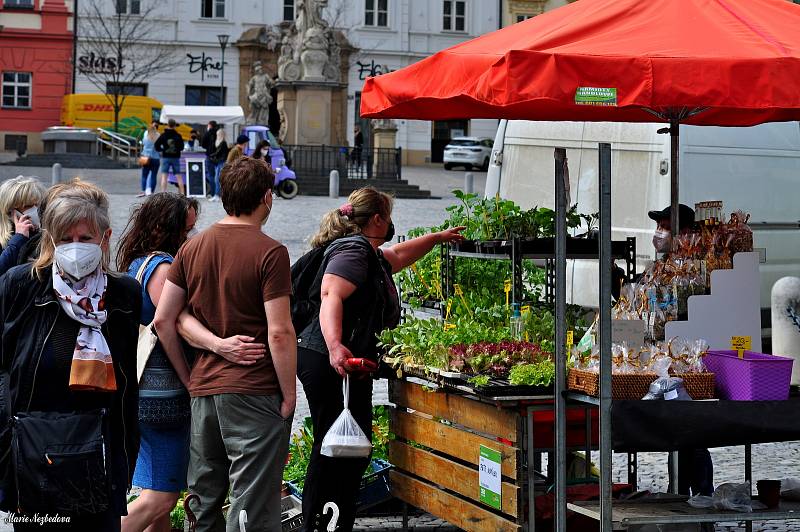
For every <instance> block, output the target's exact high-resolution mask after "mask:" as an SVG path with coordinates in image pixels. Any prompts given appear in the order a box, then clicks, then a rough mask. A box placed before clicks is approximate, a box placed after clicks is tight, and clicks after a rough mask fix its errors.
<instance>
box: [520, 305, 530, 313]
mask: <svg viewBox="0 0 800 532" xmlns="http://www.w3.org/2000/svg"><path fill="white" fill-rule="evenodd" d="M530 313H531V306H530V305H524V306H523V307H522V314H523V315H524V314H530Z"/></svg>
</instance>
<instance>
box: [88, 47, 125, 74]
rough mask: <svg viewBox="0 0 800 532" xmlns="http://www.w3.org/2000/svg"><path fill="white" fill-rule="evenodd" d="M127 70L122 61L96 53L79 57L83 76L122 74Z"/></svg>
mask: <svg viewBox="0 0 800 532" xmlns="http://www.w3.org/2000/svg"><path fill="white" fill-rule="evenodd" d="M124 69H125V65H124V64H123V62H122V60H121V59H117V58H116V57H104V56H98V55H95V53H94V52H92V53H90V54H88V55H82V56H80V57H78V72H80V73H81V74H122V73H123V71H124Z"/></svg>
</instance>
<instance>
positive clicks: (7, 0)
mask: <svg viewBox="0 0 800 532" xmlns="http://www.w3.org/2000/svg"><path fill="white" fill-rule="evenodd" d="M3 7H4V8H6V9H8V8H10V7H11V8H19V9H33V0H3Z"/></svg>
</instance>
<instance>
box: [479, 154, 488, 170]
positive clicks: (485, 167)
mask: <svg viewBox="0 0 800 532" xmlns="http://www.w3.org/2000/svg"><path fill="white" fill-rule="evenodd" d="M481 170H483V171H484V172H486V171H487V170H489V158H488V157H487V158H485V159H484V160H483V166H481Z"/></svg>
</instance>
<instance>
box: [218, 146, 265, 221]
mask: <svg viewBox="0 0 800 532" xmlns="http://www.w3.org/2000/svg"><path fill="white" fill-rule="evenodd" d="M219 185H220V187H221V188H222V193H221V194H220V196H221V197H222V206H223V207H224V208H225V212H227V213H228V215H230V216H242V215H248V214H251V213H252V212H253V211H254V210H256V209H257V208H258V206H259V205H260V204H261V199H262V198H263V197H264V196H265V195H266V194H267V193H268V192H269V191H271V190H272V187H273V186H274V185H275V174H274V173H273V172H272V168H270V166H269V165H268V164H267V163H266V162H265V161H264V160H263V159H253V158H252V157H240V158H238V159H236V160H235V161H233V162H232V163H229V164H226V165H225V167H224V168H223V169H222V173H221V174H220V176H219Z"/></svg>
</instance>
